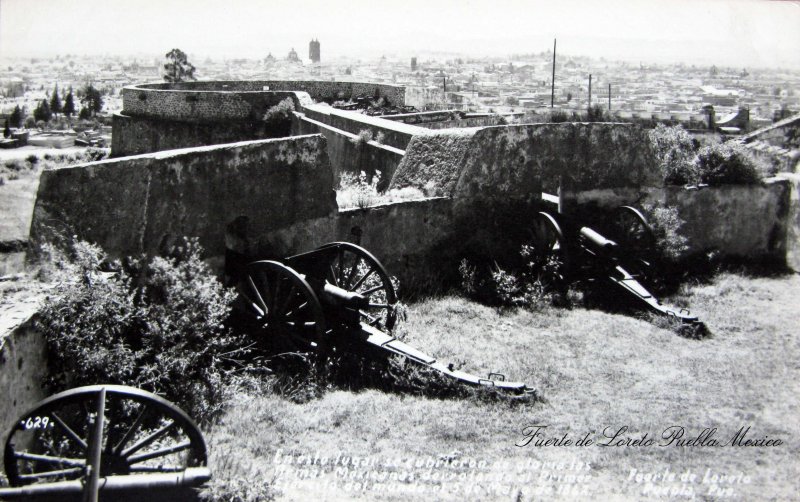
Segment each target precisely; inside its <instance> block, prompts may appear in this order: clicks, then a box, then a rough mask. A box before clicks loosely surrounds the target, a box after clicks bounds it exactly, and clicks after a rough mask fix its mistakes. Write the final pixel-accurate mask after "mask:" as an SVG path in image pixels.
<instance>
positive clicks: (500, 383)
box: [237, 242, 535, 397]
mask: <svg viewBox="0 0 800 502" xmlns="http://www.w3.org/2000/svg"><path fill="white" fill-rule="evenodd" d="M237 289H238V291H239V300H240V303H241V306H242V307H243V308H244V309H246V311H247V312H248V315H249V316H250V317H251V319H252V320H254V321H255V323H256V325H257V328H258V333H259V334H258V336H263V337H287V338H290V339H292V340H293V341H294V342H295V343H296V344H297V345H298V346H300V347H301V348H302V349H303V350H307V351H313V352H314V353H315V354H316V355H317V357H318V360H324V358H325V357H326V356H327V355H328V354H329V353H330V351H331V350H342V351H348V352H355V353H359V354H366V355H367V356H369V357H373V358H387V357H390V356H393V355H397V356H402V357H405V358H406V359H407V360H409V361H412V362H414V363H417V364H419V365H421V366H425V367H427V368H430V369H433V370H435V371H437V372H439V373H441V374H443V375H446V376H448V377H451V378H454V379H456V380H458V381H460V382H463V383H466V384H469V385H474V386H485V387H492V388H496V389H498V390H502V391H508V393H509V394H510V395H513V396H518V397H526V396H533V395H535V390H534V389H532V388H530V387H528V386H527V385H525V384H524V383H521V382H511V381H506V379H505V376H504V375H502V374H500V373H490V374H489V375H488V376H487V377H486V378H482V377H479V376H476V375H472V374H469V373H466V372H463V371H460V370H457V369H455V368H454V366H453V365H452V364H447V363H444V362H441V361H439V360H437V359H436V358H434V357H432V356H430V355H428V354H425V353H423V352H421V351H420V350H417V349H415V348H414V347H412V346H410V345H408V344H406V343H404V342H402V341H401V340H399V339H397V338H396V337H395V336H394V335H392V328H393V327H394V325H395V322H396V320H397V292H396V287H395V285H394V284H393V283H392V278H391V277H390V276H389V274H388V273H387V272H386V269H385V268H384V267H383V265H381V263H380V262H379V261H378V259H377V258H375V257H374V256H373V255H372V254H371V253H370V252H369V251H367V250H366V249H364V248H362V247H360V246H357V245H355V244H352V243H349V242H332V243H329V244H325V245H323V246H321V247H319V248H317V249H315V250H313V251H309V252H306V253H302V254H298V255H295V256H290V257H288V258H284V259H282V260H280V261H273V260H262V261H255V262H252V263H250V264H249V265H247V266H246V268H245V269H244V271H243V272H242V273H241V277H240V278H239V280H238V285H237Z"/></svg>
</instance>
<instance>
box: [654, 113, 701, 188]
mask: <svg viewBox="0 0 800 502" xmlns="http://www.w3.org/2000/svg"><path fill="white" fill-rule="evenodd" d="M647 135H648V139H649V140H650V147H651V148H652V150H653V153H654V154H655V158H656V160H657V161H658V167H659V168H660V169H661V174H662V175H663V176H664V181H665V182H666V183H667V184H668V185H684V184H687V183H698V182H699V181H700V173H699V171H698V168H697V165H696V164H695V157H696V156H697V147H696V146H695V144H694V141H692V137H691V136H690V135H689V133H688V132H686V131H685V130H684V129H683V127H681V126H674V127H667V126H665V125H664V124H658V125H657V126H656V127H655V129H652V130H651V131H649V132H648V134H647Z"/></svg>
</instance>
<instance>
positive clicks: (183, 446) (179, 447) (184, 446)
mask: <svg viewBox="0 0 800 502" xmlns="http://www.w3.org/2000/svg"><path fill="white" fill-rule="evenodd" d="M191 446H192V444H191V443H190V442H189V441H184V442H182V443H178V444H176V445H174V446H169V447H167V448H162V449H160V450H156V451H152V452H148V453H142V454H140V455H134V456H132V457H128V463H129V464H138V463H139V462H144V461H145V460H150V459H153V458H157V457H163V456H165V455H171V454H173V453H177V452H179V451H183V450H188V449H189V448H191Z"/></svg>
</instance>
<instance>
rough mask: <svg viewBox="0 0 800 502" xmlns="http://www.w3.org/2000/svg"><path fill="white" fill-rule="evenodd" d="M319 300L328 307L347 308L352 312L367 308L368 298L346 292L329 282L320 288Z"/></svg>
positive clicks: (352, 292)
mask: <svg viewBox="0 0 800 502" xmlns="http://www.w3.org/2000/svg"><path fill="white" fill-rule="evenodd" d="M320 300H322V302H323V303H326V304H328V305H333V306H337V307H347V308H350V309H354V310H358V309H366V308H369V298H367V297H366V296H364V295H362V294H359V293H356V292H354V291H347V290H346V289H342V288H340V287H339V286H334V285H333V284H331V283H329V282H326V283H325V285H324V286H323V287H322V295H321V297H320Z"/></svg>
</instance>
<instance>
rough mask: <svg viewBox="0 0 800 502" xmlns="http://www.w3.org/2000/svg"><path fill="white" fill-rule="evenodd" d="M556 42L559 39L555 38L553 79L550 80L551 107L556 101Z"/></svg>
mask: <svg viewBox="0 0 800 502" xmlns="http://www.w3.org/2000/svg"><path fill="white" fill-rule="evenodd" d="M556 42H557V40H556V39H555V38H554V39H553V81H552V82H550V108H552V107H553V105H554V104H555V102H556Z"/></svg>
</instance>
